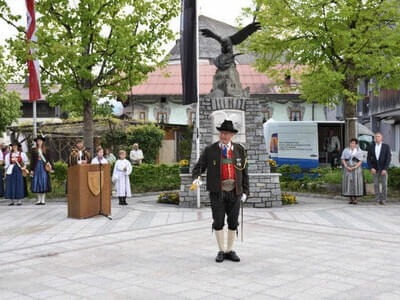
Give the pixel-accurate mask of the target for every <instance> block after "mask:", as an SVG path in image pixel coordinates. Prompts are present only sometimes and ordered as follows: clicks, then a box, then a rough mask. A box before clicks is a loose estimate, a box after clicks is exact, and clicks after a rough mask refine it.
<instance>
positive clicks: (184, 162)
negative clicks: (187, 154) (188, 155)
mask: <svg viewBox="0 0 400 300" xmlns="http://www.w3.org/2000/svg"><path fill="white" fill-rule="evenodd" d="M188 165H189V161H188V160H187V159H182V160H181V161H180V162H179V166H180V167H187V166H188Z"/></svg>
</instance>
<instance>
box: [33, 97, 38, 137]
mask: <svg viewBox="0 0 400 300" xmlns="http://www.w3.org/2000/svg"><path fill="white" fill-rule="evenodd" d="M36 137H37V113H36V101H33V138H36Z"/></svg>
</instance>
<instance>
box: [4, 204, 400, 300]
mask: <svg viewBox="0 0 400 300" xmlns="http://www.w3.org/2000/svg"><path fill="white" fill-rule="evenodd" d="M154 198H155V197H154V196H153V197H142V198H134V199H131V200H130V201H129V202H130V205H129V206H128V207H119V206H118V205H117V204H116V203H113V210H112V213H113V220H112V221H110V220H108V219H106V218H104V217H101V216H99V217H95V218H91V219H87V220H74V219H68V218H66V212H67V207H66V203H63V202H57V203H49V204H48V205H46V206H40V207H38V206H34V205H32V204H24V205H23V206H21V207H8V206H7V205H6V204H5V203H4V202H3V203H2V204H0V299H160V298H162V299H163V300H164V299H218V300H219V299H307V300H308V299H385V300H386V299H400V251H399V246H400V205H398V204H397V203H391V204H389V205H388V206H375V205H373V204H371V203H366V204H361V205H358V206H349V205H347V204H346V202H344V201H340V200H326V199H325V200H324V199H305V198H300V199H299V204H298V205H295V206H290V207H283V208H273V209H245V226H244V231H245V236H244V243H241V242H240V240H238V241H237V242H236V244H235V249H236V250H237V252H238V254H239V255H240V256H241V259H242V261H241V262H240V263H233V262H229V261H225V262H223V263H222V264H217V263H215V262H214V256H215V255H216V252H217V248H216V242H215V239H214V237H213V236H212V233H211V213H210V209H209V208H202V209H200V210H197V209H183V208H178V207H176V206H171V205H159V204H156V203H155V201H154Z"/></svg>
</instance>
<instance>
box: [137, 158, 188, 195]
mask: <svg viewBox="0 0 400 300" xmlns="http://www.w3.org/2000/svg"><path fill="white" fill-rule="evenodd" d="M130 180H131V184H132V186H133V190H134V192H152V191H168V190H175V189H179V186H180V183H181V178H180V176H179V165H178V164H174V165H166V164H160V165H151V164H141V165H139V166H134V167H133V170H132V174H131V176H130Z"/></svg>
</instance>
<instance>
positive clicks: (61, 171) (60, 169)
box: [51, 161, 68, 182]
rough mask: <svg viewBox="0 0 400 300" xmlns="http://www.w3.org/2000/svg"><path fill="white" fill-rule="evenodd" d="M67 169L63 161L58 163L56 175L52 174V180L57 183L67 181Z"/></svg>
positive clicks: (56, 164) (55, 169)
mask: <svg viewBox="0 0 400 300" xmlns="http://www.w3.org/2000/svg"><path fill="white" fill-rule="evenodd" d="M67 169H68V165H67V164H66V163H65V162H63V161H57V162H55V163H54V173H53V174H52V176H51V177H52V179H53V180H54V181H57V182H66V181H67Z"/></svg>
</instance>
